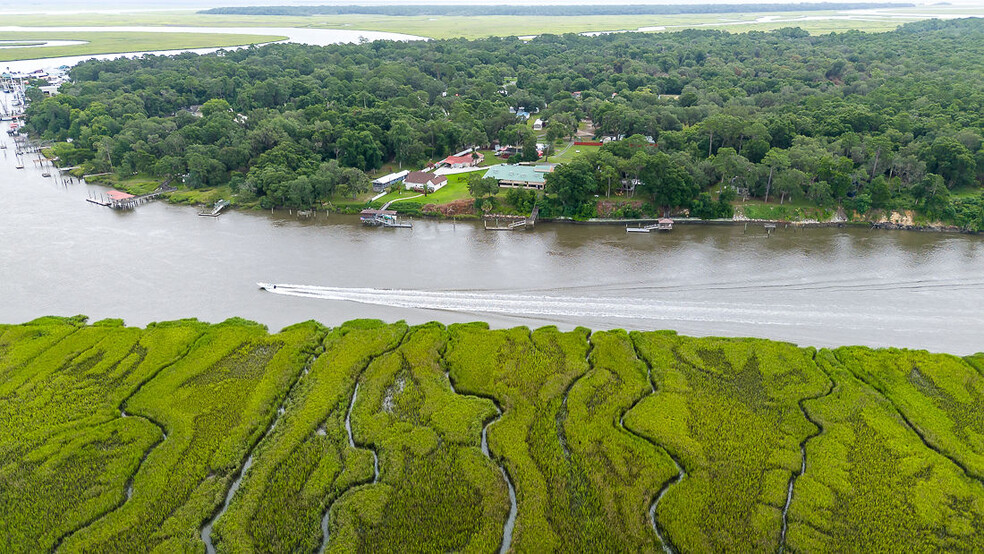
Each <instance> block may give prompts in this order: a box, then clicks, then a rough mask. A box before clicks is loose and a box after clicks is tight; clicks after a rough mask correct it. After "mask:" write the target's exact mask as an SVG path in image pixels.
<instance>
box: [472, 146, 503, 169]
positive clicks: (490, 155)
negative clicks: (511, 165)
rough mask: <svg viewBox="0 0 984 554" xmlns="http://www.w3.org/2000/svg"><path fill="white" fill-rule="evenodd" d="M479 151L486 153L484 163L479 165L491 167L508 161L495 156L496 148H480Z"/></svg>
mask: <svg viewBox="0 0 984 554" xmlns="http://www.w3.org/2000/svg"><path fill="white" fill-rule="evenodd" d="M479 153H481V154H483V155H485V159H484V160H482V163H480V164H478V167H489V166H492V165H499V164H504V163H506V160H503V159H501V158H496V157H495V150H479Z"/></svg>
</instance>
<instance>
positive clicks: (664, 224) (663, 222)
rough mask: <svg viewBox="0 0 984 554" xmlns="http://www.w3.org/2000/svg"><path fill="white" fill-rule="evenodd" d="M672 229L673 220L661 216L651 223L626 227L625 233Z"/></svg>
mask: <svg viewBox="0 0 984 554" xmlns="http://www.w3.org/2000/svg"><path fill="white" fill-rule="evenodd" d="M672 230H673V220H672V219H669V218H666V217H664V218H662V219H660V220H658V221H657V222H656V223H653V224H652V225H645V226H642V227H626V228H625V232H626V233H651V232H653V231H672Z"/></svg>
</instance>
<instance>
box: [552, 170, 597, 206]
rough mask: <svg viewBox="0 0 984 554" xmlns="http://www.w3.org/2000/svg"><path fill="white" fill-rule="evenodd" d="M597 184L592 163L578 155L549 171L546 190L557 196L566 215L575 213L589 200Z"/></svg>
mask: <svg viewBox="0 0 984 554" xmlns="http://www.w3.org/2000/svg"><path fill="white" fill-rule="evenodd" d="M596 186H597V183H595V180H594V172H593V171H592V168H591V165H590V164H589V163H588V162H587V160H585V159H584V158H583V157H577V158H575V159H574V160H573V161H572V162H570V163H566V164H562V165H558V166H557V167H556V168H555V169H554V170H553V172H551V173H547V178H546V184H545V186H544V190H545V191H546V192H547V193H548V194H552V195H554V196H556V197H557V200H558V201H559V202H560V204H561V206H563V211H564V215H574V214H575V213H577V212H578V211H579V210H580V208H581V206H582V204H585V203H587V202H588V199H589V198H590V197H591V194H592V193H593V192H594V190H595V188H596Z"/></svg>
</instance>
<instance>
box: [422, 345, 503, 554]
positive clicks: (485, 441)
mask: <svg viewBox="0 0 984 554" xmlns="http://www.w3.org/2000/svg"><path fill="white" fill-rule="evenodd" d="M445 348H447V346H446V345H445ZM441 359H442V360H443V359H444V353H443V352H442V353H441ZM444 374H445V376H447V378H448V385H449V386H450V387H451V392H453V393H454V394H460V393H459V392H458V389H456V388H455V386H454V381H452V380H451V371H450V369H449V368H447V367H445V371H444ZM481 398H487V399H488V400H490V401H491V402H492V405H493V406H495V411H496V416H495V417H493V418H492V419H490V420H488V421H487V422H486V423H485V425H483V426H482V438H481V450H482V454H484V455H485V457H486V458H488V459H489V461H491V462H492V463H493V464H495V465H496V466H498V468H499V471H500V472H501V473H502V478H503V480H505V482H506V487H507V488H508V490H509V515H508V516H507V517H506V522H505V523H504V524H503V526H502V542H501V543H500V545H499V554H506V553H507V552H509V548H510V547H512V537H513V531H514V530H515V528H516V516H517V514H518V513H519V509H518V506H517V504H516V488H515V487H514V486H513V483H512V479H511V478H510V477H509V472H507V471H506V466H505V464H503V463H502V461H501V460H497V459H496V458H493V457H492V451H491V450H489V427H491V426H492V424H493V423H495V422H497V421H499V420H500V419H502V414H503V411H502V407H500V406H499V403H498V402H497V401H496V400H495V399H494V398H490V397H484V396H483V397H481Z"/></svg>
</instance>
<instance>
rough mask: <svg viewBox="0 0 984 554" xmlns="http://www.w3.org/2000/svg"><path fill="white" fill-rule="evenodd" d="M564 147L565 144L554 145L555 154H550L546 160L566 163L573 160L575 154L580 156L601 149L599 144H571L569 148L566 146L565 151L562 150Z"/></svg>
mask: <svg viewBox="0 0 984 554" xmlns="http://www.w3.org/2000/svg"><path fill="white" fill-rule="evenodd" d="M564 148H567V147H566V146H554V149H555V150H556V151H557V154H554V155H551V156H550V158H549V159H548V160H547V161H549V162H551V163H567V162H570V161H573V160H574V158H576V157H577V156H581V155H584V154H588V153H592V152H597V151H599V150H601V147H600V146H580V145H577V146H571V147H570V148H567V151H566V152H564ZM560 152H564V153H563V154H560Z"/></svg>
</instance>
